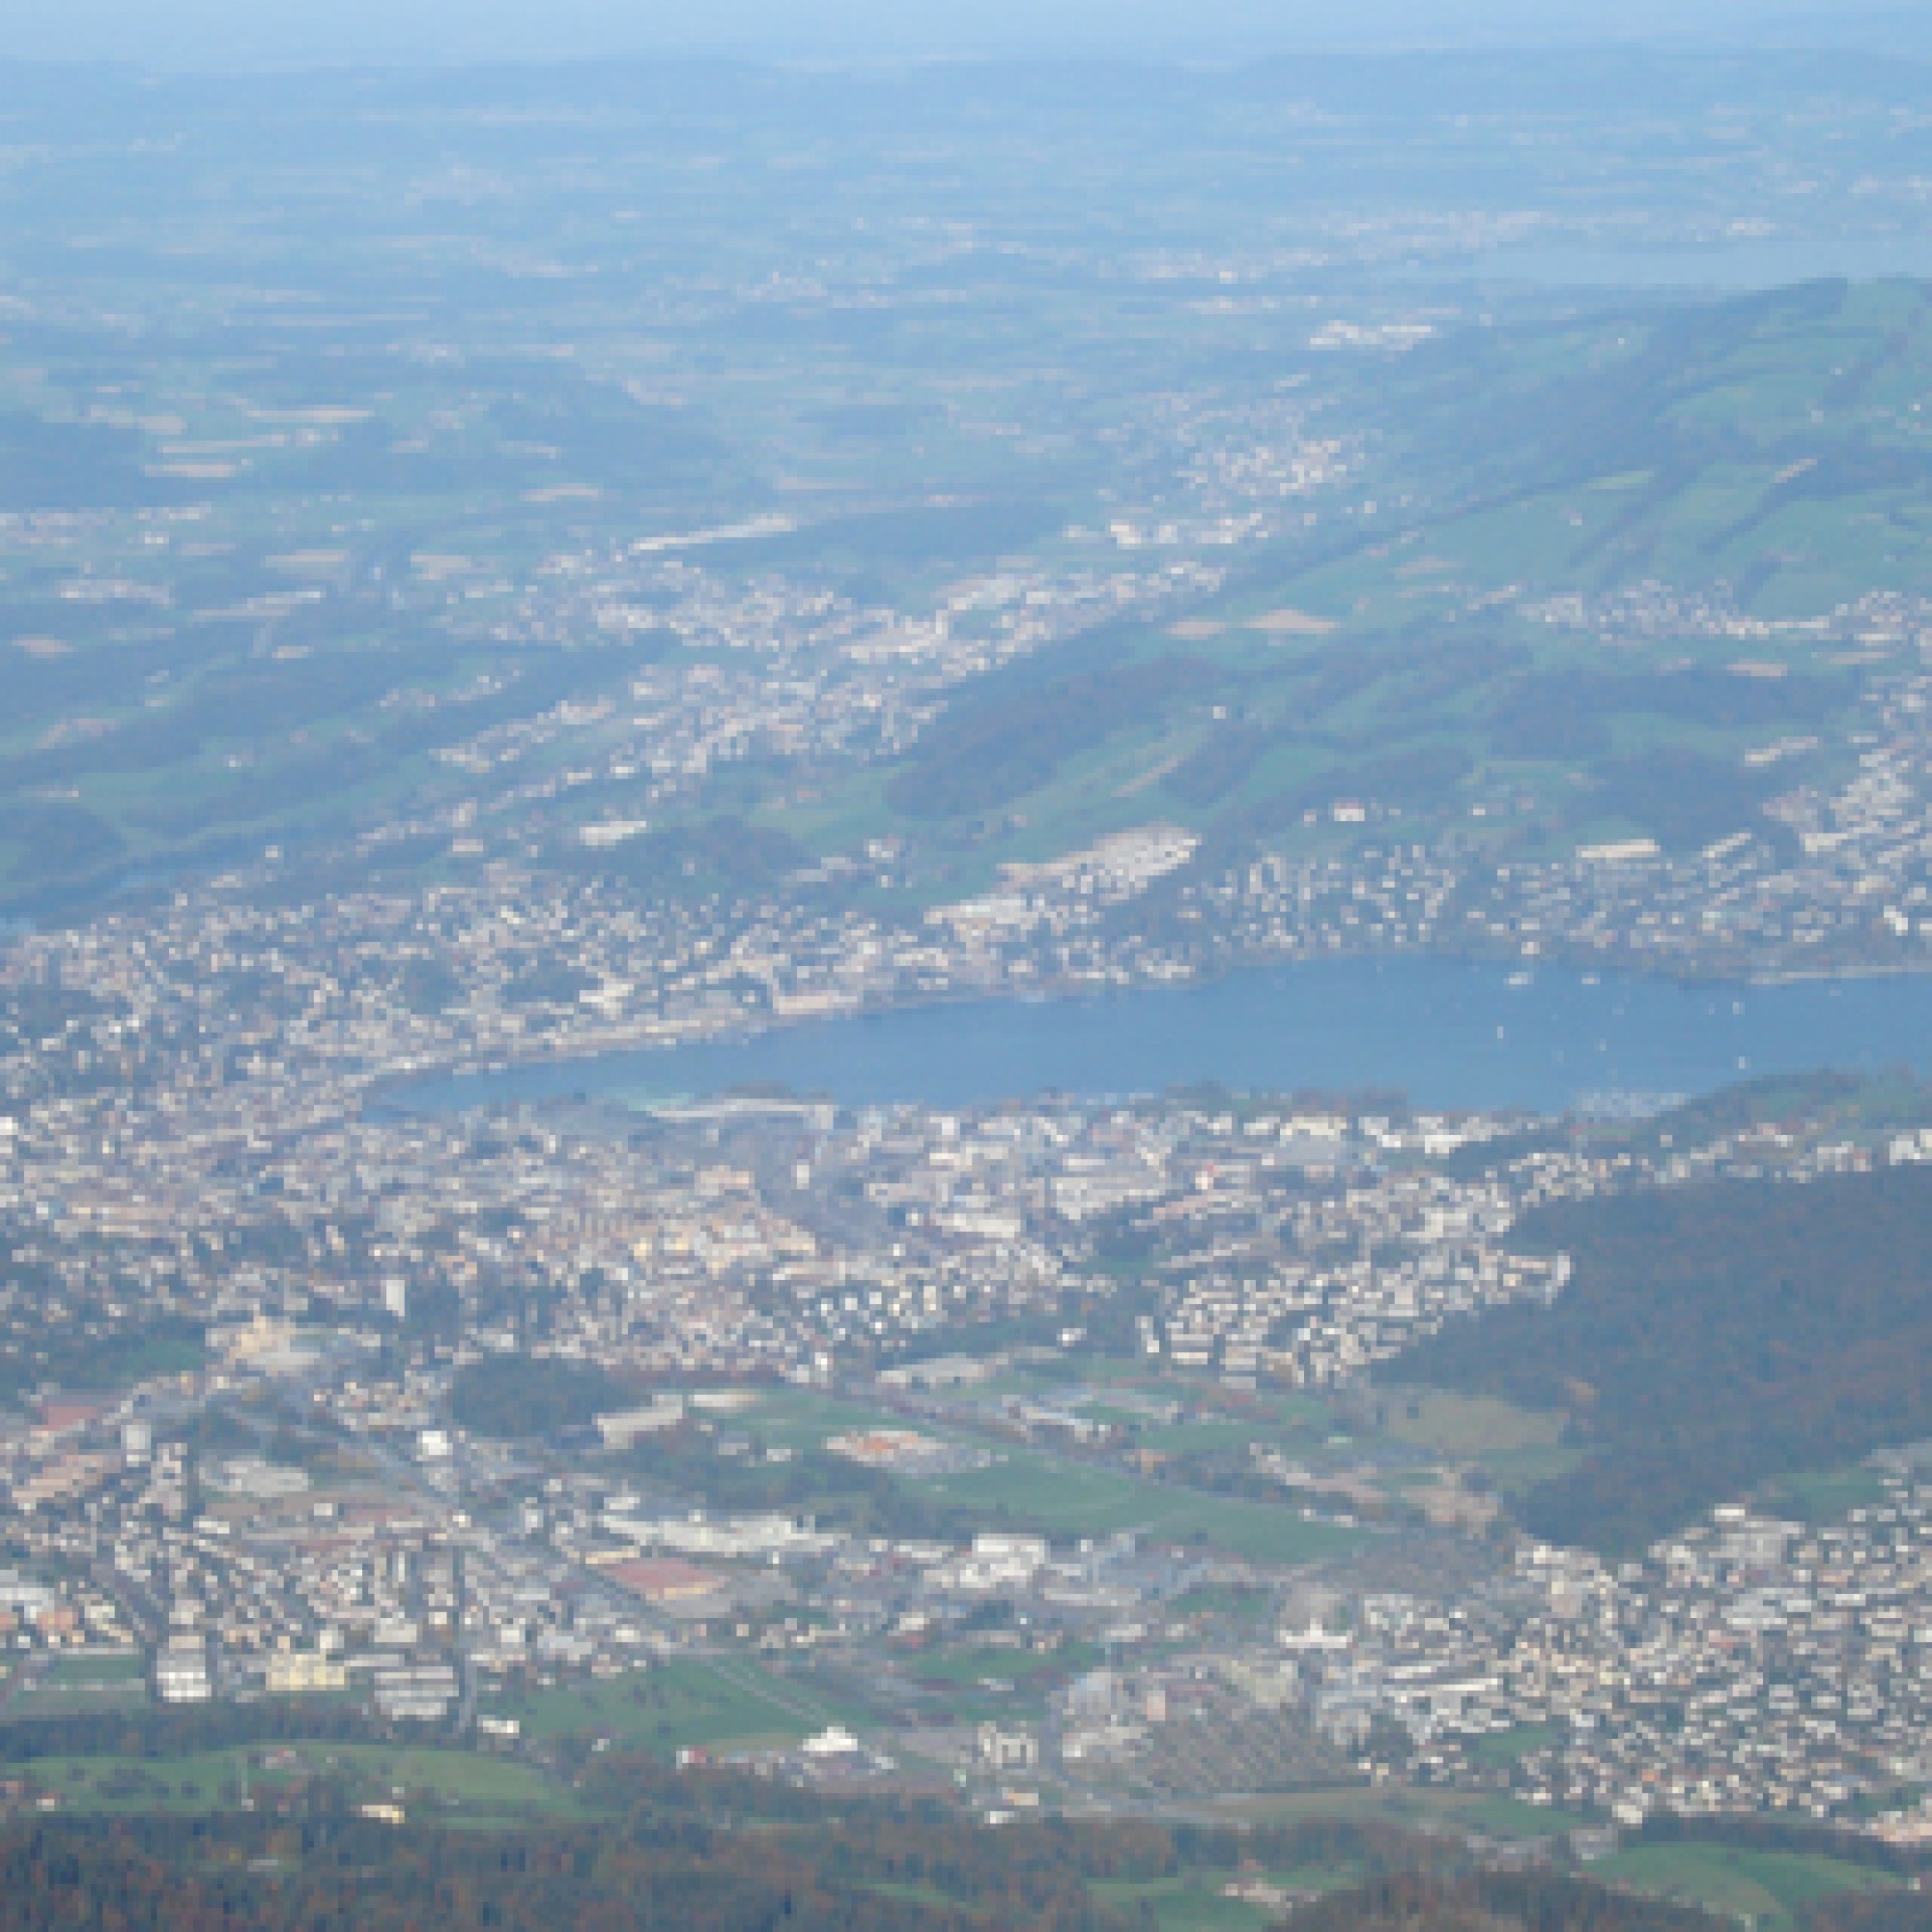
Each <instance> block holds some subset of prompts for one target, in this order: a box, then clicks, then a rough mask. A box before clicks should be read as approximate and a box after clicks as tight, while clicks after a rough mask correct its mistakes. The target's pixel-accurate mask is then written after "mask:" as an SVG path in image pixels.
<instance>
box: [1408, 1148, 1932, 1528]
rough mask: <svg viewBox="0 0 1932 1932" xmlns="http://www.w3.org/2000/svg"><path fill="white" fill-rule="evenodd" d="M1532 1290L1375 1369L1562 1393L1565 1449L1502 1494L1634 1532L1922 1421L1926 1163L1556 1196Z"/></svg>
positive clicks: (1927, 1332)
mask: <svg viewBox="0 0 1932 1932" xmlns="http://www.w3.org/2000/svg"><path fill="white" fill-rule="evenodd" d="M1514 1238H1515V1239H1517V1240H1518V1241H1520V1242H1522V1243H1526V1244H1528V1245H1531V1246H1534V1247H1537V1248H1541V1249H1544V1250H1548V1251H1554V1250H1561V1251H1563V1252H1565V1253H1567V1254H1569V1255H1570V1256H1571V1257H1572V1260H1573V1261H1574V1263H1575V1267H1576V1273H1575V1278H1574V1280H1573V1281H1572V1283H1571V1285H1570V1287H1569V1288H1568V1289H1567V1290H1566V1291H1565V1292H1564V1293H1563V1294H1562V1295H1561V1296H1559V1297H1558V1299H1557V1300H1556V1301H1555V1302H1554V1303H1553V1304H1552V1305H1550V1306H1549V1307H1547V1308H1546V1307H1542V1306H1529V1305H1526V1304H1525V1305H1518V1306H1515V1307H1510V1308H1504V1309H1500V1310H1493V1311H1491V1312H1488V1313H1486V1314H1485V1315H1483V1316H1482V1318H1481V1319H1480V1321H1477V1320H1474V1319H1463V1320H1461V1321H1457V1322H1455V1323H1454V1324H1452V1325H1450V1326H1449V1327H1446V1328H1444V1329H1443V1330H1442V1332H1441V1333H1440V1334H1439V1335H1437V1336H1435V1337H1434V1338H1433V1339H1432V1340H1430V1341H1428V1342H1425V1343H1424V1344H1423V1345H1422V1346H1421V1347H1419V1348H1417V1349H1415V1350H1411V1351H1410V1352H1409V1353H1408V1354H1407V1355H1406V1356H1405V1357H1404V1358H1403V1359H1402V1360H1401V1362H1400V1363H1398V1364H1396V1365H1395V1366H1394V1367H1393V1368H1392V1369H1390V1370H1389V1371H1387V1372H1385V1373H1386V1375H1387V1377H1388V1378H1390V1379H1393V1380H1398V1381H1403V1382H1408V1383H1421V1384H1424V1385H1427V1386H1434V1387H1440V1388H1450V1389H1461V1390H1467V1391H1472V1392H1479V1393H1482V1394H1486V1395H1493V1396H1500V1397H1502V1398H1504V1399H1505V1400H1507V1401H1511V1402H1516V1403H1520V1404H1521V1405H1523V1406H1528V1407H1536V1408H1546V1409H1550V1408H1553V1409H1561V1410H1563V1411H1565V1412H1566V1413H1567V1414H1568V1416H1569V1417H1570V1435H1571V1437H1572V1439H1573V1440H1574V1441H1575V1443H1576V1444H1577V1446H1578V1447H1580V1448H1581V1449H1582V1450H1583V1451H1584V1459H1583V1461H1582V1463H1580V1465H1579V1466H1578V1467H1577V1468H1575V1469H1574V1470H1572V1471H1570V1472H1569V1473H1568V1474H1566V1475H1561V1476H1556V1477H1552V1478H1549V1479H1548V1480H1546V1481H1543V1482H1540V1483H1537V1484H1535V1485H1533V1486H1532V1487H1531V1488H1530V1489H1529V1490H1528V1491H1527V1492H1525V1493H1524V1495H1523V1496H1522V1498H1521V1499H1520V1514H1521V1516H1522V1520H1523V1521H1524V1523H1525V1525H1526V1526H1527V1527H1528V1528H1529V1529H1531V1530H1532V1531H1534V1532H1535V1533H1536V1534H1537V1535H1539V1536H1546V1537H1549V1538H1551V1539H1552V1540H1555V1541H1558V1542H1563V1543H1580V1544H1586V1545H1588V1546H1590V1547H1592V1548H1598V1549H1600V1550H1603V1551H1605V1552H1609V1553H1618V1554H1622V1553H1627V1552H1630V1551H1633V1550H1636V1549H1640V1548H1644V1547H1645V1546H1647V1545H1648V1544H1650V1543H1652V1542H1654V1541H1655V1540H1656V1539H1657V1538H1659V1537H1661V1536H1663V1535H1665V1534H1667V1533H1668V1532H1670V1531H1671V1530H1673V1529H1676V1528H1678V1527H1679V1526H1681V1525H1682V1524H1683V1523H1685V1522H1686V1521H1688V1520H1690V1519H1692V1518H1694V1517H1695V1516H1697V1515H1698V1514H1700V1513H1701V1512H1703V1511H1705V1510H1707V1509H1709V1508H1710V1507H1711V1506H1712V1505H1713V1504H1716V1503H1719V1502H1722V1501H1724V1500H1726V1499H1735V1498H1739V1497H1743V1496H1747V1495H1748V1494H1749V1493H1750V1492H1752V1490H1753V1489H1754V1488H1755V1487H1756V1486H1757V1485H1759V1484H1761V1483H1763V1482H1764V1481H1765V1480H1766V1479H1767V1478H1771V1477H1776V1476H1781V1475H1785V1474H1789V1473H1793V1472H1796V1471H1801V1470H1813V1469H1832V1468H1836V1467H1841V1466H1843V1465H1844V1464H1847V1463H1854V1462H1857V1461H1858V1460H1860V1459H1861V1458H1862V1457H1864V1456H1867V1455H1869V1454H1870V1453H1871V1452H1872V1451H1873V1450H1875V1449H1879V1448H1882V1447H1885V1446H1886V1445H1888V1444H1895V1443H1900V1442H1908V1441H1912V1440H1914V1439H1916V1438H1918V1437H1920V1436H1923V1435H1928V1434H1932V1169H1923V1168H1912V1167H1901V1168H1894V1169H1889V1170H1885V1171H1882V1172H1879V1173H1876V1174H1869V1175H1847V1176H1842V1177H1834V1178H1829V1179H1818V1180H1813V1181H1810V1182H1807V1183H1806V1184H1804V1185H1803V1186H1793V1185H1788V1184H1776V1183H1771V1182H1754V1181H1725V1182H1719V1183H1714V1184H1711V1185H1703V1186H1691V1187H1681V1188H1663V1189H1654V1190H1650V1191H1646V1192H1643V1193H1639V1194H1634V1195H1621V1196H1611V1197H1605V1198H1602V1199H1598V1200H1593V1201H1582V1202H1566V1203H1561V1204H1557V1205H1554V1206H1550V1207H1547V1208H1541V1209H1539V1210H1537V1211H1536V1212H1535V1213H1533V1214H1532V1215H1530V1216H1528V1217H1526V1218H1525V1219H1524V1220H1523V1221H1522V1222H1521V1223H1520V1226H1519V1228H1518V1230H1517V1232H1516V1235H1515V1236H1514Z"/></svg>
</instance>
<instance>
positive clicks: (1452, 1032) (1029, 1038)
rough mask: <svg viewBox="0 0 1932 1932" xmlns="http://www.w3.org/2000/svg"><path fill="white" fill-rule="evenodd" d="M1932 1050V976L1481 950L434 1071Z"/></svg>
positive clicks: (1276, 1068) (527, 1078)
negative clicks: (1710, 967) (1757, 969)
mask: <svg viewBox="0 0 1932 1932" xmlns="http://www.w3.org/2000/svg"><path fill="white" fill-rule="evenodd" d="M1900 1062H1906V1063H1909V1064H1911V1065H1916V1066H1918V1068H1920V1069H1921V1070H1922V1069H1925V1068H1926V1067H1927V1066H1928V1065H1932V975H1924V974H1921V975H1913V976H1899V977H1892V978H1885V979H1871V980H1798V981H1793V982H1790V983H1786V984H1779V985H1698V986H1687V985H1681V984H1678V983H1676V982H1675V981H1672V980H1651V979H1618V978H1611V977H1605V978H1603V979H1597V978H1595V977H1594V976H1590V975H1584V974H1579V973H1576V972H1571V971H1559V970H1555V969H1552V968H1545V969H1542V970H1540V971H1538V972H1535V973H1533V974H1529V975H1527V976H1525V975H1523V974H1521V973H1520V972H1512V971H1511V970H1510V969H1509V968H1507V967H1504V966H1495V965H1488V964H1479V963H1473V962H1470V961H1466V960H1457V959H1437V958H1428V957H1420V956H1417V957H1406V958H1398V959H1387V960H1380V961H1376V960H1362V959H1352V960H1321V961H1316V962H1310V963H1307V964H1297V965H1289V966H1271V967H1264V968H1254V969H1250V970H1247V971H1243V972H1238V973H1234V974H1231V975H1229V976H1228V977H1226V978H1225V979H1221V980H1212V981H1210V982H1208V983H1207V984H1204V985H1195V986H1183V987H1176V988H1172V989H1162V990H1150V991H1139V990H1136V991H1132V992H1120V993H1108V994H1103V995H1099V996H1096V997H1093V998H1069V999H1061V1000H1052V1001H1025V1000H1011V999H1006V1000H980V1001H973V1002H970V1003H964V1004H954V1005H942V1006H928V1007H912V1008H906V1009H901V1010H898V1011H895V1012H888V1013H877V1014H867V1015H864V1016H861V1017H856V1018H849V1019H834V1020H821V1021H813V1022H810V1023H808V1024H805V1025H799V1026H789V1027H781V1028H779V1029H776V1030H774V1031H773V1032H770V1033H767V1034H762V1035H759V1036H758V1037H755V1038H753V1039H749V1040H746V1041H744V1042H742V1043H737V1042H734V1043H731V1044H723V1045H706V1046H690V1047H676V1048H672V1049H669V1050H668V1051H660V1052H649V1051H645V1052H627V1053H613V1054H607V1055H603V1056H601V1057H598V1058H595V1059H588V1060H577V1061H558V1062H547V1063H543V1064H540V1065H529V1066H518V1067H511V1068H508V1069H505V1070H502V1071H498V1072H488V1073H476V1074H466V1075H461V1076H457V1077H455V1078H450V1079H433V1080H418V1081H412V1082H409V1083H405V1084H400V1085H398V1086H397V1087H395V1088H393V1089H391V1090H389V1092H388V1093H387V1094H385V1095H384V1101H385V1103H386V1104H388V1105H392V1106H393V1105H400V1106H404V1107H409V1108H414V1109H421V1110H427V1111H447V1110H450V1109H454V1108H462V1107H474V1106H484V1105H500V1104H503V1103H506V1102H517V1101H536V1100H545V1099H555V1098H560V1097H567V1096H574V1095H582V1096H584V1097H586V1098H594V1099H599V1100H605V1101H611V1102H615V1103H618V1104H622V1105H629V1106H646V1105H649V1104H651V1103H652V1102H656V1101H664V1100H670V1099H678V1098H686V1097H692V1096H696V1095H701V1094H717V1093H720V1092H722V1091H724V1090H725V1089H726V1088H730V1087H737V1086H745V1085H751V1084H756V1083H770V1084H774V1085H780V1086H784V1087H789V1088H791V1089H792V1090H794V1091H795V1092H797V1093H800V1094H827V1095H829V1096H831V1097H832V1098H834V1099H836V1100H838V1101H840V1102H842V1103H844V1104H846V1105H851V1106H865V1105H870V1104H876V1103H880V1102H887V1101H895V1100H918V1101H926V1102H930V1103H932V1104H935V1105H940V1106H963V1105H967V1104H970V1103H973V1102H980V1101H988V1100H995V1099H999V1098H1002V1097H1005V1096H1007V1095H1027V1094H1038V1093H1042V1092H1046V1091H1050V1090H1057V1091H1060V1092H1064V1093H1068V1094H1129V1093H1153V1092H1159V1091H1161V1090H1163V1089H1166V1088H1169V1087H1174V1086H1179V1085H1183V1084H1185V1083H1188V1082H1191V1081H1200V1080H1218V1081H1221V1082H1223V1083H1225V1084H1226V1085H1228V1086H1230V1087H1235V1088H1251V1089H1283V1090H1286V1089H1291V1088H1296V1087H1326V1088H1336V1089H1360V1088H1365V1087H1383V1088H1399V1089H1401V1090H1403V1091H1404V1092H1406V1094H1408V1095H1409V1097H1410V1098H1411V1099H1413V1100H1414V1101H1416V1102H1417V1103H1418V1104H1421V1105H1424V1106H1435V1107H1523V1108H1534V1109H1537V1110H1540V1111H1546V1112H1552V1113H1553V1112H1559V1111H1561V1110H1563V1109H1565V1108H1568V1107H1571V1106H1575V1105H1577V1104H1578V1102H1579V1101H1583V1100H1586V1099H1591V1100H1594V1099H1595V1098H1596V1097H1597V1096H1602V1095H1606V1094H1608V1095H1616V1094H1625V1095H1630V1094H1638V1095H1657V1094H1701V1093H1708V1092H1710V1091H1711V1090H1713V1089H1715V1088H1718V1087H1722V1086H1725V1085H1727V1084H1729V1083H1731V1082H1733V1081H1736V1080H1741V1079H1746V1078H1748V1077H1750V1076H1752V1075H1756V1074H1762V1073H1775V1072H1799V1071H1805V1070H1809V1069H1812V1068H1815V1067H1821V1066H1835V1067H1842V1068H1846V1069H1866V1070H1869V1069H1875V1068H1878V1067H1881V1066H1885V1065H1896V1064H1898V1063H1900Z"/></svg>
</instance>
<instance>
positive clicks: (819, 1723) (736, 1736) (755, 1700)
mask: <svg viewBox="0 0 1932 1932" xmlns="http://www.w3.org/2000/svg"><path fill="white" fill-rule="evenodd" d="M500 1714H501V1715H503V1716H506V1717H514V1718H516V1719H519V1720H520V1721H521V1722H522V1724H523V1726H524V1729H525V1732H526V1735H527V1736H529V1737H530V1738H532V1739H536V1740H539V1741H541V1740H544V1739H554V1738H575V1739H578V1740H582V1741H595V1740H597V1739H600V1738H601V1739H608V1740H609V1741H610V1742H611V1744H612V1745H614V1746H619V1747H623V1748H624V1749H627V1750H638V1751H645V1752H648V1753H649V1754H650V1755H652V1756H654V1757H663V1758H669V1757H674V1756H675V1755H676V1754H677V1752H678V1751H680V1750H683V1749H687V1748H693V1747H701V1748H704V1749H708V1750H728V1749H745V1748H751V1747H782V1748H790V1747H794V1746H796V1745H797V1744H798V1743H799V1742H800V1741H801V1740H802V1739H803V1738H805V1737H806V1736H807V1735H808V1734H809V1733H810V1732H812V1731H814V1730H819V1729H822V1728H823V1727H824V1726H825V1725H826V1724H829V1723H832V1722H835V1721H853V1720H858V1721H864V1718H865V1715H866V1714H864V1713H861V1712H858V1711H855V1710H853V1709H851V1708H850V1707H848V1706H842V1705H840V1704H838V1703H837V1702H835V1701H832V1700H828V1699H827V1698H826V1697H824V1696H823V1695H822V1694H820V1693H819V1692H817V1691H815V1690H811V1689H810V1688H807V1687H802V1686H799V1685H796V1684H794V1683H792V1682H791V1681H789V1680H780V1679H778V1678H776V1677H774V1676H773V1675H772V1673H770V1672H769V1671H766V1670H764V1669H762V1668H760V1667H759V1666H758V1665H757V1664H754V1663H751V1662H743V1661H740V1660H737V1659H730V1660H723V1661H717V1662H713V1661H709V1660H706V1659H702V1658H677V1659H673V1660H670V1661H668V1662H664V1663H660V1664H653V1665H651V1666H650V1667H649V1668H648V1669H644V1670H639V1671H633V1672H632V1673H630V1674H629V1675H627V1676H623V1677H606V1678H576V1679H572V1680H571V1681H569V1682H568V1683H563V1684H558V1685H555V1686H554V1687H551V1688H548V1689H543V1690H533V1691H530V1692H528V1693H527V1694H526V1695H525V1696H524V1697H522V1698H520V1699H516V1700H512V1701H509V1702H506V1703H504V1704H503V1705H502V1706H501V1713H500Z"/></svg>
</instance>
